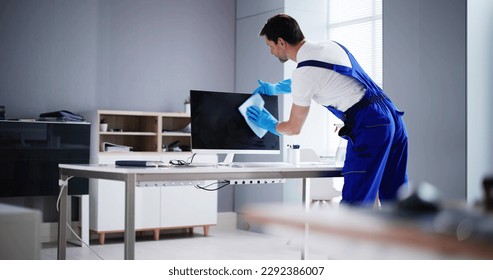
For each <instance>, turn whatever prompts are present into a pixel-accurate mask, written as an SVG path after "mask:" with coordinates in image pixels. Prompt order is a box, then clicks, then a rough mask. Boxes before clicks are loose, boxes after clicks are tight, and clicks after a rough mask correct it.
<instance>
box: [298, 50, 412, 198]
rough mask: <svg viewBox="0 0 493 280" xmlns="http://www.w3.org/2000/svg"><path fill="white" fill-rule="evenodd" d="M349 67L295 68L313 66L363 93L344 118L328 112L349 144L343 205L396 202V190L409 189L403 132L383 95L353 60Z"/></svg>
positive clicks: (312, 63)
mask: <svg viewBox="0 0 493 280" xmlns="http://www.w3.org/2000/svg"><path fill="white" fill-rule="evenodd" d="M340 46H341V47H342V48H343V49H344V50H345V51H346V53H347V55H348V56H349V59H350V61H351V65H352V67H346V66H342V65H334V64H330V63H326V62H322V61H317V60H307V61H302V62H300V63H299V64H298V66H297V68H299V67H305V66H312V67H321V68H326V69H329V70H333V71H336V72H337V73H339V74H342V75H345V76H348V77H352V78H354V79H356V80H358V81H359V82H360V83H362V84H363V85H364V86H365V87H366V92H365V95H364V96H363V98H362V99H361V100H360V101H359V102H357V103H356V104H355V105H353V106H352V107H350V108H349V109H348V110H346V111H345V112H341V111H339V110H337V109H336V108H334V107H332V106H326V107H327V109H329V111H331V112H332V113H333V114H334V115H335V116H336V117H337V118H339V119H341V120H342V121H343V122H344V127H342V128H341V130H340V131H339V136H341V137H343V138H344V139H347V140H348V145H347V150H346V159H345V161H344V167H343V168H342V174H343V176H344V187H343V190H342V203H346V204H358V205H360V204H373V203H374V202H375V199H376V197H377V195H378V198H379V199H380V201H381V202H382V203H384V202H386V201H395V200H396V196H397V191H398V189H399V188H400V187H401V186H402V185H403V184H405V183H407V172H406V169H407V132H406V128H405V125H404V122H403V120H402V115H403V114H404V113H403V112H401V111H398V110H397V108H396V107H395V106H394V104H393V103H392V101H390V99H389V98H388V97H387V96H386V95H385V94H384V92H383V90H382V89H381V88H380V87H379V86H378V85H377V84H376V83H375V82H374V81H373V80H372V79H371V78H370V77H369V76H368V75H367V74H366V73H365V71H363V69H362V68H361V66H360V65H359V63H358V62H357V61H356V59H355V58H354V57H353V55H352V54H351V53H350V52H349V51H348V50H347V49H346V48H345V47H344V46H342V45H340Z"/></svg>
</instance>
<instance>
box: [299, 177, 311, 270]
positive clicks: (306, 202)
mask: <svg viewBox="0 0 493 280" xmlns="http://www.w3.org/2000/svg"><path fill="white" fill-rule="evenodd" d="M310 196H311V195H310V178H303V190H302V200H303V201H302V203H303V208H304V210H305V212H306V213H308V212H309V211H310V204H311V203H310V202H311V201H310ZM309 231H310V226H309V224H308V223H305V232H304V236H303V237H304V240H303V250H302V251H301V259H302V260H305V259H306V258H307V256H308V244H309V241H310V240H309V239H310V236H309Z"/></svg>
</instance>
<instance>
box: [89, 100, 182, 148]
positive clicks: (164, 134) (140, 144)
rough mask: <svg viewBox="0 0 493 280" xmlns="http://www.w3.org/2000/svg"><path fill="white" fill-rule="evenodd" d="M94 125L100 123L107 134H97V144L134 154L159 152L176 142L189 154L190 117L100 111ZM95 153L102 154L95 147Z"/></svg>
mask: <svg viewBox="0 0 493 280" xmlns="http://www.w3.org/2000/svg"><path fill="white" fill-rule="evenodd" d="M97 115H98V118H97V123H101V121H102V120H103V119H104V120H105V121H106V122H107V123H108V130H107V131H99V132H98V134H99V140H98V141H99V143H100V144H101V143H103V142H110V143H114V144H118V145H124V146H129V147H132V151H134V152H161V151H162V149H163V145H164V146H165V147H168V146H169V144H171V143H173V142H175V141H179V143H180V144H179V146H180V147H181V148H182V150H183V151H189V150H190V137H191V134H190V127H189V125H190V115H189V114H186V113H157V112H137V111H113V110H100V111H98V112H97ZM99 152H104V150H103V147H102V146H101V145H99Z"/></svg>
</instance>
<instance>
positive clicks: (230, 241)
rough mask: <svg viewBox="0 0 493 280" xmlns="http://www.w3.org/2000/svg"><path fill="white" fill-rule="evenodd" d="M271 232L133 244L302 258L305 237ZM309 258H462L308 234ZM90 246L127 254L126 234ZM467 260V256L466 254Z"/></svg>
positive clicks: (214, 231) (144, 253) (142, 248)
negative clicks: (124, 251)
mask: <svg viewBox="0 0 493 280" xmlns="http://www.w3.org/2000/svg"><path fill="white" fill-rule="evenodd" d="M266 232H267V233H265V234H264V233H256V232H251V231H245V230H237V229H235V227H234V226H221V225H218V226H213V227H211V228H210V231H209V236H207V237H205V236H204V235H203V233H202V230H201V229H198V228H197V229H196V230H195V233H194V234H189V233H185V232H176V231H175V232H163V233H162V234H161V236H160V240H159V241H155V240H153V238H152V235H151V234H149V235H146V236H139V235H137V241H136V243H135V258H136V259H137V260H299V259H300V256H301V247H302V242H303V241H302V240H303V238H302V236H300V235H299V234H298V233H294V232H291V233H290V232H289V231H286V229H284V228H272V229H267V230H266ZM310 239H311V241H310V244H311V246H309V254H308V257H307V259H308V260H369V259H380V260H433V259H435V260H436V259H442V260H448V259H462V257H461V256H450V255H443V254H440V253H437V252H428V251H423V250H417V249H413V248H409V247H399V246H389V244H385V242H383V243H365V242H362V241H358V240H354V239H341V238H328V237H326V236H322V237H321V236H317V235H316V234H310ZM91 248H92V249H93V250H94V251H96V252H97V254H99V255H100V256H101V257H102V258H103V259H106V260H122V259H123V249H124V246H123V238H122V237H120V236H117V237H110V238H107V240H106V244H104V245H99V244H98V242H97V238H95V239H92V240H91ZM56 258H57V246H56V242H49V243H43V245H42V250H41V259H43V260H56ZM67 259H69V260H98V259H99V257H98V256H97V255H96V254H95V253H94V252H92V251H91V250H90V249H89V248H87V247H86V246H84V247H79V246H75V245H71V244H69V245H68V247H67ZM466 259H467V258H466Z"/></svg>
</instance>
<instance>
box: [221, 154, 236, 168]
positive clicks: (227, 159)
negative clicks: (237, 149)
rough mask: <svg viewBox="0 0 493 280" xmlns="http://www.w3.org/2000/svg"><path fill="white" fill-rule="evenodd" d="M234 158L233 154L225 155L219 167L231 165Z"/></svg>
mask: <svg viewBox="0 0 493 280" xmlns="http://www.w3.org/2000/svg"><path fill="white" fill-rule="evenodd" d="M234 157H235V154H234V153H227V154H226V157H225V158H224V160H223V161H222V162H220V163H219V165H231V164H232V163H233V158H234Z"/></svg>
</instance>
